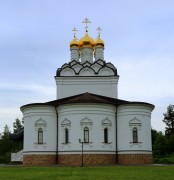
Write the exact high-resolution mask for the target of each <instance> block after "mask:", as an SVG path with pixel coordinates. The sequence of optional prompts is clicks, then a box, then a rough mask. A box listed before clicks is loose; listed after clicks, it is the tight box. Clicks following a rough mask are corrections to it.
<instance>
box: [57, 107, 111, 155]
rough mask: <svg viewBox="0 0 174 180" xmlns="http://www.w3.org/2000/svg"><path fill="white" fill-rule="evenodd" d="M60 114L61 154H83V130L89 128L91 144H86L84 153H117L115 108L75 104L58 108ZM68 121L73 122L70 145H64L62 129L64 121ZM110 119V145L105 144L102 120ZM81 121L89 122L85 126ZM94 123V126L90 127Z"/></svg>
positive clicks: (70, 130) (70, 128)
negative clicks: (81, 142) (69, 152)
mask: <svg viewBox="0 0 174 180" xmlns="http://www.w3.org/2000/svg"><path fill="white" fill-rule="evenodd" d="M58 112H59V127H60V131H59V151H61V152H59V154H60V153H68V151H73V152H72V153H81V144H80V143H79V139H81V140H82V141H83V128H84V127H86V126H87V127H89V142H90V143H85V144H84V151H90V152H89V153H94V152H95V151H99V153H106V152H104V151H108V152H113V151H115V107H114V106H110V105H100V104H93V105H88V104H73V105H62V106H60V107H59V108H58ZM65 118H66V119H68V120H69V121H71V126H70V127H68V128H69V137H70V139H69V141H70V143H68V144H64V128H63V127H61V123H62V121H64V120H65ZM106 118H108V119H109V120H110V121H111V122H112V126H111V127H109V128H108V129H109V131H108V134H109V135H108V136H109V143H108V144H105V143H104V129H103V126H102V124H101V123H102V120H104V119H106ZM81 121H89V123H88V122H87V123H86V124H85V125H81ZM90 122H92V125H90V124H91V123H90Z"/></svg>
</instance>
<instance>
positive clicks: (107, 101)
mask: <svg viewBox="0 0 174 180" xmlns="http://www.w3.org/2000/svg"><path fill="white" fill-rule="evenodd" d="M86 94H88V95H90V96H94V97H97V98H101V99H103V102H101V101H95V100H91V101H86V100H83V99H82V100H80V101H78V100H74V101H72V102H69V100H71V99H74V98H78V97H81V96H83V95H86ZM77 103H85V104H89V103H92V104H95V103H98V104H99V103H103V104H112V105H115V106H119V105H131V104H144V105H148V106H151V107H152V108H153V109H154V108H155V106H154V105H153V104H150V103H146V102H138V101H126V100H122V99H115V98H111V97H106V96H102V95H97V94H92V93H88V92H86V93H82V94H78V95H74V96H69V97H65V98H62V99H57V100H53V101H48V102H45V103H31V104H26V105H23V106H21V107H20V109H21V110H22V109H23V108H25V107H28V106H53V107H55V106H59V105H64V104H77Z"/></svg>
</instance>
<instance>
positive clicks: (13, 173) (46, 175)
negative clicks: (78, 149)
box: [0, 166, 174, 180]
mask: <svg viewBox="0 0 174 180" xmlns="http://www.w3.org/2000/svg"><path fill="white" fill-rule="evenodd" d="M3 179H5V180H11V179H12V180H16V179H18V180H20V179H30V180H32V179H37V180H44V179H48V180H49V179H51V180H54V179H59V180H61V179H67V180H69V179H77V180H86V179H92V180H93V179H94V180H110V179H116V180H119V179H126V180H129V179H133V180H143V179H144V180H151V179H153V180H156V179H157V180H164V179H165V180H167V179H169V180H172V179H174V166H108V167H83V168H82V167H56V166H53V167H23V166H1V167H0V180H3Z"/></svg>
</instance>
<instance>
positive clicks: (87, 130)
mask: <svg viewBox="0 0 174 180" xmlns="http://www.w3.org/2000/svg"><path fill="white" fill-rule="evenodd" d="M83 132H84V143H89V128H88V127H84V129H83ZM86 137H87V139H85V138H86Z"/></svg>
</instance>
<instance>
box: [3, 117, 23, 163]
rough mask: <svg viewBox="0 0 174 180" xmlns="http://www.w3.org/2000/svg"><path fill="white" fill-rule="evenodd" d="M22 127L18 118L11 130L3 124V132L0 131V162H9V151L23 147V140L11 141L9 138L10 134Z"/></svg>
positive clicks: (21, 122)
mask: <svg viewBox="0 0 174 180" xmlns="http://www.w3.org/2000/svg"><path fill="white" fill-rule="evenodd" d="M22 128H23V121H22V120H19V119H18V118H17V119H16V120H15V122H14V123H13V132H11V131H10V129H9V127H8V125H5V127H4V131H3V133H0V163H10V162H11V153H12V152H18V151H20V150H21V149H23V142H21V141H13V140H11V138H10V134H12V133H18V132H20V131H21V129H22Z"/></svg>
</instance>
